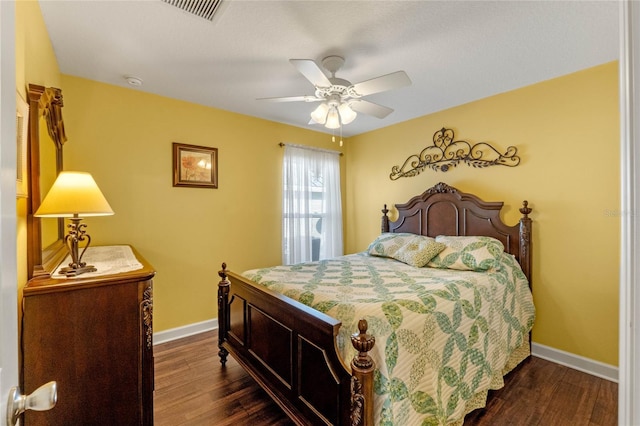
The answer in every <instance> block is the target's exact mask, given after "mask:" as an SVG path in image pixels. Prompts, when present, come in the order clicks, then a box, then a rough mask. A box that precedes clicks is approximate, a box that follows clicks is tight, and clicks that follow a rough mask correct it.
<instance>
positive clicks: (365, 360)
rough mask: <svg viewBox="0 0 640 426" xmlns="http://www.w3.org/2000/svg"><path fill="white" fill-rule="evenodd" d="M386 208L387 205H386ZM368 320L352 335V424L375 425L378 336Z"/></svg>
mask: <svg viewBox="0 0 640 426" xmlns="http://www.w3.org/2000/svg"><path fill="white" fill-rule="evenodd" d="M385 209H386V206H385ZM367 327H368V324H367V320H365V319H361V320H360V321H358V330H360V332H359V333H354V334H353V335H352V336H351V344H352V345H353V347H354V348H355V349H356V350H357V351H358V354H357V355H356V356H354V357H353V360H352V361H351V372H352V377H351V426H369V425H373V370H374V365H373V360H372V359H371V357H370V356H369V353H368V352H369V351H370V350H371V349H373V345H374V344H375V342H376V338H375V337H373V336H372V335H370V334H367Z"/></svg>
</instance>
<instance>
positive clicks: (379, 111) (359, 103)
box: [349, 99, 393, 118]
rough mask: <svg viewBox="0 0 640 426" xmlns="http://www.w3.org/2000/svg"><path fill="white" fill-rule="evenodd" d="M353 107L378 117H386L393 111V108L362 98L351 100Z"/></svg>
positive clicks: (357, 110)
mask: <svg viewBox="0 0 640 426" xmlns="http://www.w3.org/2000/svg"><path fill="white" fill-rule="evenodd" d="M349 105H350V106H351V109H352V110H354V111H356V112H361V113H362V114H367V115H372V116H374V117H377V118H385V117H386V116H387V115H389V114H391V113H392V112H393V109H392V108H389V107H386V106H382V105H378V104H374V103H373V102H369V101H365V100H362V99H354V100H352V101H349Z"/></svg>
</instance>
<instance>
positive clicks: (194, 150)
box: [173, 142, 218, 188]
mask: <svg viewBox="0 0 640 426" xmlns="http://www.w3.org/2000/svg"><path fill="white" fill-rule="evenodd" d="M173 186H187V187H192V188H217V187H218V148H211V147H208V146H197V145H187V144H183V143H178V142H174V143H173Z"/></svg>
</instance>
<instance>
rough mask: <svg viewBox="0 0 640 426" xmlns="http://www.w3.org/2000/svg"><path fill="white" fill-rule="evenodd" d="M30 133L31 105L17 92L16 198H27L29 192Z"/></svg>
mask: <svg viewBox="0 0 640 426" xmlns="http://www.w3.org/2000/svg"><path fill="white" fill-rule="evenodd" d="M28 131H29V104H27V102H26V101H25V100H24V99H23V98H22V96H21V95H20V92H17V91H16V154H17V161H16V197H21V198H26V197H27V196H28V194H29V193H28V190H27V183H28V177H27V135H28Z"/></svg>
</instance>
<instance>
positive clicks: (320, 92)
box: [258, 55, 411, 129]
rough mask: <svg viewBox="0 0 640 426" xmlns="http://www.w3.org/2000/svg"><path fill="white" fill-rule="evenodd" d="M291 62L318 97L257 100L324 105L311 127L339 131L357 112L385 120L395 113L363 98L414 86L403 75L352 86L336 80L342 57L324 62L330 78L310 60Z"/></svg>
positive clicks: (385, 76)
mask: <svg viewBox="0 0 640 426" xmlns="http://www.w3.org/2000/svg"><path fill="white" fill-rule="evenodd" d="M289 62H291V64H292V65H293V66H295V67H296V68H297V69H298V71H300V73H301V74H302V75H303V76H304V77H305V78H306V79H307V80H309V81H310V82H311V84H313V85H314V87H315V88H316V91H315V93H314V94H313V95H305V96H288V97H279V98H260V99H258V100H265V101H273V102H297V101H302V102H322V103H321V104H320V105H319V106H318V107H317V108H316V109H315V110H314V111H313V112H312V113H311V121H310V122H309V123H310V124H313V123H318V124H323V125H324V126H325V127H327V128H328V129H337V128H340V127H341V126H342V125H343V124H349V123H351V122H352V121H353V120H355V118H356V116H357V113H358V112H360V113H362V114H367V115H371V116H374V117H377V118H385V117H386V116H387V115H389V114H391V113H392V112H393V109H392V108H389V107H386V106H382V105H378V104H376V103H373V102H370V101H366V100H364V99H362V98H363V97H364V96H367V95H372V94H374V93H380V92H385V91H387V90H391V89H397V88H399V87H403V86H409V85H410V84H411V80H410V79H409V76H407V73H405V72H404V71H396V72H393V73H391V74H386V75H382V76H380V77H375V78H372V79H370V80H366V81H363V82H360V83H355V84H352V83H351V82H350V81H347V80H345V79H342V78H338V77H336V72H337V71H338V70H339V69H340V68H342V65H344V58H343V57H341V56H335V55H332V56H327V57H326V58H324V59H323V60H322V66H323V67H324V68H325V69H326V70H327V71H329V73H331V77H327V76H326V74H325V73H324V71H322V69H321V68H320V67H319V66H318V65H317V64H316V63H315V61H313V60H311V59H290V60H289Z"/></svg>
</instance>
